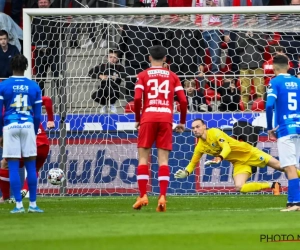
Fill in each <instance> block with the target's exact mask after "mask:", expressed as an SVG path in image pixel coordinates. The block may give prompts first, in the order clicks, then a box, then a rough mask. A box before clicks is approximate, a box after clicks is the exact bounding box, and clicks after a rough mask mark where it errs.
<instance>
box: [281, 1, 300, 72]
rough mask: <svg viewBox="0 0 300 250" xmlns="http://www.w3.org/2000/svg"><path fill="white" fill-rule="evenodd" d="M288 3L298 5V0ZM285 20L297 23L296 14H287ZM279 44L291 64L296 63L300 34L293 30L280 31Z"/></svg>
mask: <svg viewBox="0 0 300 250" xmlns="http://www.w3.org/2000/svg"><path fill="white" fill-rule="evenodd" d="M290 5H300V0H291V2H290ZM286 22H293V23H298V25H299V24H300V23H299V17H298V14H296V15H294V16H293V15H288V16H287V19H286ZM280 45H281V46H282V47H284V48H285V49H286V54H287V56H288V57H289V59H290V60H291V61H292V62H293V64H294V65H295V67H296V65H297V63H298V55H299V54H300V34H299V33H293V32H286V33H281V40H280Z"/></svg>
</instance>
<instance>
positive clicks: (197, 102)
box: [183, 79, 212, 112]
mask: <svg viewBox="0 0 300 250" xmlns="http://www.w3.org/2000/svg"><path fill="white" fill-rule="evenodd" d="M183 85H184V90H185V94H186V98H187V101H188V111H189V112H206V111H212V108H211V106H210V105H207V103H206V99H205V96H204V95H203V94H202V93H201V91H198V90H196V82H195V80H194V79H189V80H185V81H184V83H183Z"/></svg>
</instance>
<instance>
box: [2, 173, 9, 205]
mask: <svg viewBox="0 0 300 250" xmlns="http://www.w3.org/2000/svg"><path fill="white" fill-rule="evenodd" d="M0 190H1V192H2V196H3V199H4V200H6V199H9V198H10V194H9V191H10V182H9V172H8V169H2V168H1V169H0Z"/></svg>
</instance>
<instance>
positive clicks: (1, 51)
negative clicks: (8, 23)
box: [0, 30, 20, 78]
mask: <svg viewBox="0 0 300 250" xmlns="http://www.w3.org/2000/svg"><path fill="white" fill-rule="evenodd" d="M0 46H1V48H0V78H8V77H10V76H12V71H11V69H10V60H11V59H12V58H13V57H14V56H15V55H18V54H20V51H19V50H18V48H17V47H16V46H14V45H11V44H9V43H8V34H7V32H6V31H5V30H0Z"/></svg>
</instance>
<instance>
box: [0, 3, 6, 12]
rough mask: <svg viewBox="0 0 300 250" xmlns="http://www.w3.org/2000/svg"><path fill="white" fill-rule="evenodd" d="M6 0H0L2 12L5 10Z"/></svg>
mask: <svg viewBox="0 0 300 250" xmlns="http://www.w3.org/2000/svg"><path fill="white" fill-rule="evenodd" d="M5 2H6V0H0V12H4V7H5Z"/></svg>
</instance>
